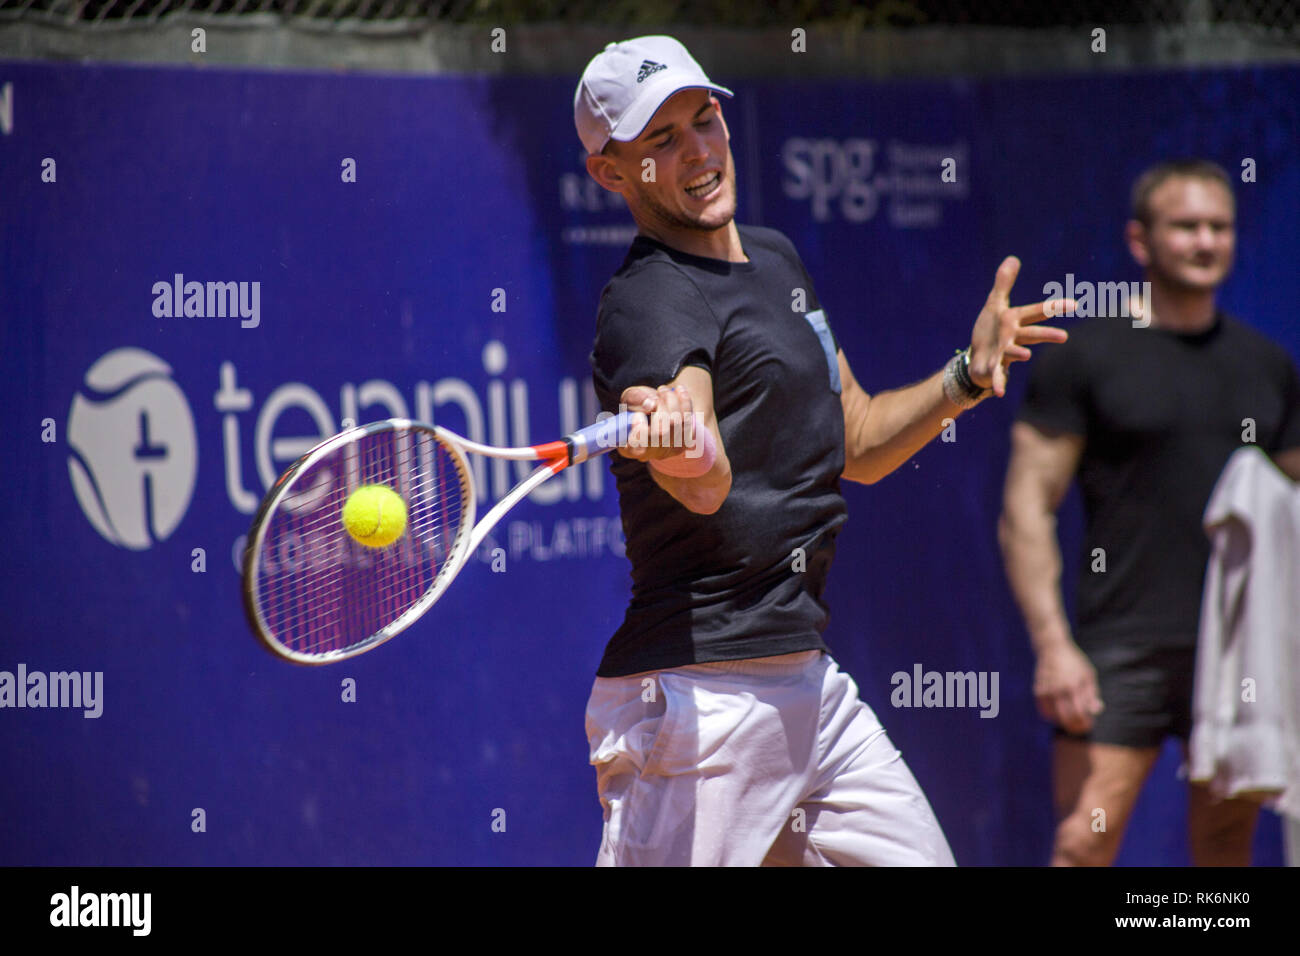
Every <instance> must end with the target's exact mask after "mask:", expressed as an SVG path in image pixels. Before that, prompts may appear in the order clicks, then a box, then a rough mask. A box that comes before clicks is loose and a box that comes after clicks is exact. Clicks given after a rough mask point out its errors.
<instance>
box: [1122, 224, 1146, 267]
mask: <svg viewBox="0 0 1300 956" xmlns="http://www.w3.org/2000/svg"><path fill="white" fill-rule="evenodd" d="M1124 241H1125V242H1126V243H1127V244H1128V251H1129V255H1131V256H1132V257H1133V261H1135V262H1136V263H1137V264H1138V265H1140V266H1142V267H1143V268H1144V269H1145V268H1146V267H1147V266H1149V265H1150V264H1151V250H1150V249H1148V248H1147V227H1146V226H1144V225H1142V223H1141V222H1139V221H1138V220H1136V219H1130V220H1129V221H1128V225H1126V226H1125V227H1124Z"/></svg>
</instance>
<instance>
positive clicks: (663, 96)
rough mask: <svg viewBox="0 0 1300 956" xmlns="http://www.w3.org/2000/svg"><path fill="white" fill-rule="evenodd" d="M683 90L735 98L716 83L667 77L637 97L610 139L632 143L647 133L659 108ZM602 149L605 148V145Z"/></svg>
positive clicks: (611, 132) (612, 131) (611, 131)
mask: <svg viewBox="0 0 1300 956" xmlns="http://www.w3.org/2000/svg"><path fill="white" fill-rule="evenodd" d="M682 90H712V91H713V92H715V93H721V94H722V95H723V96H725V97H727V98H728V99H731V98H733V97H734V96H735V94H734V93H732V92H731V90H729V89H727V88H726V87H725V86H718V85H717V84H716V83H708V82H705V83H697V82H691V81H690V80H688V81H686V82H684V83H683V82H681V80H680V78H678V79H677V81H676V82H674V80H673V78H670V77H665V78H664V80H663V81H661V82H660V83H659V85H657V86H656V85H653V84H652V85H651V86H650V88H649V89H647V90H646V91H645V92H644V93H642V94H641V95H640V96H639V97H637V99H636V102H635V103H633V104H632V106H631V108H630V109H628V111H627V112H626V113H624V114H623V117H622V119H620V120H619V122H618V125H617V126H615V127H614V129H612V130H610V134H609V138H610V139H616V140H618V141H619V142H620V143H630V142H632V140H634V139H636V138H637V137H638V136H640V135H641V134H642V133H643V132H645V128H646V127H647V126H649V125H650V121H651V120H652V119H654V115H655V113H657V112H659V107H661V106H663V105H664V104H665V103H667V102H668V100H670V99H671V98H672V97H673V96H676V95H677V94H678V93H680V92H681V91H682ZM601 148H602V149H603V148H604V145H603V144H602V147H601Z"/></svg>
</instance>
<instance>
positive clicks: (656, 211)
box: [639, 164, 736, 232]
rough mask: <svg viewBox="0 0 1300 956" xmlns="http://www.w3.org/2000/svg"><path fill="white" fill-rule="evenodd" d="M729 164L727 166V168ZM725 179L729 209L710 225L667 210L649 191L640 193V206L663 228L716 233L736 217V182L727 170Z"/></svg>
mask: <svg viewBox="0 0 1300 956" xmlns="http://www.w3.org/2000/svg"><path fill="white" fill-rule="evenodd" d="M729 165H730V164H728V166H729ZM724 175H725V176H726V179H727V185H726V188H727V189H728V190H730V192H731V208H730V211H729V212H728V213H727V214H726V215H725V217H724V218H723V220H722V221H721V222H719V223H715V224H712V225H705V224H704V222H703V221H702V220H701V219H698V218H696V219H688V218H687V217H685V216H683V215H681V214H679V213H677V212H675V211H673V210H671V209H669V208H668V207H667V206H665V205H664V204H663V203H661V202H660V201H659V200H658V199H657V198H655V195H654V194H653V193H652V192H650V191H649V190H645V191H642V192H641V193H640V196H639V198H640V201H641V205H642V206H643V207H644V208H645V209H646V211H647V212H649V213H650V214H651V215H652V216H653V218H654V219H655V220H656V221H657V222H658V223H659V224H660V225H663V226H668V227H670V228H673V229H691V230H694V231H696V232H716V231H717V230H719V229H722V228H725V227H726V226H728V225H730V224H731V220H732V219H734V218H735V217H736V180H735V177H734V176H732V175H731V170H730V169H727V170H726V171H725V173H724Z"/></svg>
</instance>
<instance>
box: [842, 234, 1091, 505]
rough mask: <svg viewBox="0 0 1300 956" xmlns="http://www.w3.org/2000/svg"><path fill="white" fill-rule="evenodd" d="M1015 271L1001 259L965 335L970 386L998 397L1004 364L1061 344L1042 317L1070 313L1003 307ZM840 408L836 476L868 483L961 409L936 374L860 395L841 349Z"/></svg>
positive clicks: (1055, 307)
mask: <svg viewBox="0 0 1300 956" xmlns="http://www.w3.org/2000/svg"><path fill="white" fill-rule="evenodd" d="M1019 273H1020V260H1019V259H1017V258H1016V257H1015V256H1008V257H1007V258H1006V259H1004V260H1003V261H1002V264H1001V265H1000V266H999V267H998V271H997V274H996V276H995V277H994V280H993V288H992V290H991V291H990V292H989V295H988V298H987V299H986V300H985V302H984V307H983V308H982V309H981V310H980V313H979V316H978V317H977V318H976V320H975V326H974V328H973V329H971V344H970V350H969V351H970V365H969V367H968V370H969V375H970V379H971V381H972V382H973V383H974V385H976V386H978V387H979V388H983V389H986V390H990V389H991V390H992V393H993V394H995V395H997V396H998V397H999V398H1001V397H1002V396H1003V395H1005V394H1006V386H1007V366H1008V365H1010V364H1011V363H1012V362H1024V361H1026V360H1027V359H1028V358H1029V357H1030V351H1029V346H1031V345H1039V344H1042V343H1046V342H1064V341H1065V340H1066V338H1067V336H1066V332H1065V330H1064V329H1059V328H1055V327H1053V326H1045V325H1039V324H1038V323H1040V322H1042V321H1043V319H1045V318H1047V317H1049V316H1054V315H1061V314H1063V313H1065V312H1067V311H1069V310H1071V309H1073V308H1074V307H1075V302H1074V300H1072V299H1053V300H1050V301H1046V302H1036V303H1034V304H1033V305H1021V306H1015V307H1013V306H1012V305H1011V288H1012V286H1013V285H1015V281H1016V276H1017V275H1019ZM837 360H838V362H839V366H840V382H841V392H840V402H841V404H842V405H843V408H844V477H845V478H848V479H850V480H852V481H860V482H863V483H864V484H871V483H873V482H876V481H879V480H880V479H881V478H883V477H885V475H887V474H889V473H890V472H892V471H893V470H894V469H896V468H898V466H899V465H901V464H903V463H904V462H905V461H907V460H908V459H909V458H911V457H912V456H913V455H914V454H916V453H917V452H918V451H919V450H920V449H921V448H923V447H924V446H925V445H926V444H927V443H928V442H929V441H930V440H931V439H933V438H934V436H935V435H938V434H939V433H940V432H941V431H943V429H944V421H945V420H946V419H949V418H955V417H956V416H957V415H959V414H961V411H962V406H960V405H957V404H955V403H953V402H952V401H950V400H949V399H948V397H947V395H946V394H945V393H944V387H943V374H944V373H943V369H940V370H939V371H937V372H935V373H934V374H933V375H931V376H930V377H929V378H927V379H925V381H922V382H917V383H916V384H915V385H909V386H907V387H906V388H899V389H894V390H892V391H888V392H879V393H877V394H876V395H875V396H871V395H868V394H867V393H866V392H865V391H863V389H862V388H861V387H860V386H859V385H858V383H857V380H856V379H855V378H854V377H853V373H852V371H850V369H849V363H848V360H847V359H846V358H845V357H844V352H843V351H842V350H841V351H840V353H839V355H838V356H837Z"/></svg>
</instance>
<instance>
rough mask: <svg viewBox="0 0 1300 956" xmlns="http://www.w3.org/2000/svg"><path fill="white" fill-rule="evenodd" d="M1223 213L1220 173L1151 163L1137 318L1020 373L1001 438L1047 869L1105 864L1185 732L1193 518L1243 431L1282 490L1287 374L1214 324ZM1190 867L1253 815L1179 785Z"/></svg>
mask: <svg viewBox="0 0 1300 956" xmlns="http://www.w3.org/2000/svg"><path fill="white" fill-rule="evenodd" d="M1234 221H1235V202H1234V199H1233V195H1232V190H1231V185H1230V182H1229V180H1228V177H1227V175H1226V174H1225V173H1224V171H1223V170H1222V169H1221V168H1220V167H1218V166H1216V165H1215V164H1213V163H1209V162H1205V161H1201V160H1189V161H1180V162H1167V163H1161V164H1159V165H1157V166H1155V167H1153V168H1151V169H1149V170H1148V171H1147V172H1145V173H1144V174H1143V175H1142V176H1141V177H1140V178H1139V179H1138V181H1137V183H1136V185H1135V186H1134V190H1133V213H1132V219H1131V220H1130V221H1129V223H1128V225H1127V228H1126V231H1125V238H1126V240H1127V243H1128V247H1129V251H1130V252H1131V253H1132V255H1133V258H1134V259H1135V260H1136V261H1137V262H1138V264H1139V265H1141V266H1142V267H1143V269H1144V271H1145V275H1144V278H1145V280H1146V281H1148V282H1149V283H1150V286H1149V289H1150V294H1149V296H1148V297H1146V298H1147V301H1148V302H1149V304H1150V313H1151V314H1149V315H1142V316H1141V317H1140V320H1135V321H1132V322H1130V321H1129V319H1128V318H1122V319H1121V318H1116V317H1097V318H1092V319H1089V320H1086V321H1083V322H1081V323H1079V324H1078V325H1076V326H1074V327H1072V328H1071V330H1070V340H1069V342H1068V343H1066V344H1065V345H1063V346H1061V347H1060V348H1058V349H1053V350H1049V351H1048V352H1045V353H1044V354H1043V356H1042V357H1041V358H1040V359H1039V361H1038V362H1037V363H1035V365H1034V366H1033V368H1032V370H1031V376H1030V381H1029V386H1028V390H1027V393H1026V396H1025V402H1024V406H1023V407H1022V409H1021V411H1020V413H1019V416H1018V421H1017V422H1016V424H1015V425H1014V426H1013V429H1012V453H1011V461H1010V465H1009V467H1008V471H1007V478H1006V489H1005V500H1004V506H1003V514H1002V520H1001V526H1000V535H1001V541H1002V550H1003V557H1004V561H1005V564H1006V570H1007V576H1008V578H1009V579H1010V582H1011V586H1012V590H1013V591H1014V593H1015V595H1016V599H1017V601H1018V603H1019V605H1020V608H1021V611H1022V612H1023V614H1024V617H1025V622H1026V625H1027V627H1028V630H1029V635H1030V639H1031V641H1032V644H1033V648H1034V653H1035V655H1036V657H1037V666H1036V671H1035V676H1034V695H1035V697H1036V699H1037V702H1038V707H1039V710H1040V712H1041V713H1042V714H1043V716H1044V717H1045V718H1047V719H1048V720H1050V721H1051V722H1052V723H1054V724H1055V725H1056V738H1055V746H1054V753H1053V778H1054V787H1053V789H1054V798H1055V804H1056V812H1057V820H1058V825H1057V830H1056V837H1055V842H1054V846H1053V852H1052V863H1053V864H1054V865H1060V866H1071V865H1076V866H1077V865H1102V866H1104V865H1109V864H1110V863H1111V862H1112V861H1113V860H1114V858H1115V855H1116V853H1117V851H1118V849H1119V845H1120V841H1121V839H1122V837H1123V833H1124V828H1125V825H1126V824H1127V822H1128V819H1129V816H1130V814H1131V812H1132V809H1133V806H1134V804H1135V803H1136V801H1137V797H1138V794H1139V792H1140V791H1141V789H1142V785H1143V783H1144V781H1145V780H1146V778H1147V775H1148V774H1149V773H1150V770H1151V767H1152V766H1153V764H1154V763H1155V761H1156V758H1157V757H1158V755H1159V753H1160V747H1161V745H1162V743H1163V741H1164V739H1165V738H1166V736H1168V735H1170V734H1172V735H1174V736H1176V737H1178V738H1180V739H1181V740H1182V741H1183V745H1184V753H1185V752H1186V744H1187V740H1188V738H1189V735H1190V733H1191V724H1192V675H1193V672H1194V667H1195V660H1196V640H1197V632H1198V622H1199V617H1200V603H1201V594H1202V587H1203V583H1204V575H1205V568H1206V562H1207V560H1208V559H1209V556H1210V545H1209V541H1208V539H1207V538H1206V535H1205V532H1204V531H1203V530H1202V527H1201V517H1202V514H1203V512H1204V510H1205V506H1206V504H1207V502H1208V500H1209V497H1210V494H1211V492H1212V490H1213V488H1214V485H1215V482H1216V480H1217V479H1218V477H1219V475H1220V473H1221V472H1222V470H1223V468H1224V465H1225V464H1226V463H1227V461H1228V458H1229V457H1230V456H1231V455H1232V453H1233V452H1234V451H1236V450H1237V449H1238V448H1241V447H1242V445H1243V420H1245V419H1251V420H1252V421H1253V422H1254V423H1255V435H1256V439H1255V440H1256V441H1257V442H1258V444H1259V447H1260V448H1261V449H1263V450H1264V451H1266V452H1268V453H1269V455H1270V456H1271V457H1272V458H1273V460H1274V462H1275V463H1276V464H1277V465H1278V466H1279V467H1280V468H1281V469H1282V470H1283V471H1284V472H1285V473H1286V474H1287V475H1288V476H1289V477H1290V478H1291V479H1292V480H1297V479H1300V377H1297V374H1296V369H1295V364H1294V362H1293V361H1292V360H1291V358H1290V356H1289V355H1288V354H1287V352H1286V351H1285V350H1284V349H1282V348H1281V347H1280V346H1278V345H1276V344H1274V343H1273V342H1271V341H1270V340H1268V339H1267V338H1265V337H1264V336H1263V335H1261V334H1260V333H1258V332H1255V331H1254V330H1252V329H1250V328H1249V327H1247V326H1245V325H1243V324H1241V323H1240V322H1238V321H1236V320H1234V319H1232V318H1230V317H1229V316H1227V315H1225V314H1224V313H1223V312H1222V311H1221V310H1220V309H1219V308H1218V306H1217V304H1216V301H1215V295H1216V291H1217V289H1218V287H1219V286H1220V285H1221V284H1222V283H1223V281H1224V279H1225V278H1226V277H1227V275H1228V272H1229V270H1230V269H1231V267H1232V262H1233V255H1234V251H1235V250H1234V246H1235V233H1234ZM1075 477H1077V478H1078V480H1079V485H1080V490H1081V492H1082V496H1083V505H1084V511H1085V520H1086V529H1085V534H1084V555H1083V564H1082V567H1081V570H1080V576H1079V584H1078V602H1077V603H1078V607H1077V623H1076V627H1075V628H1074V629H1073V630H1071V627H1070V624H1069V621H1067V619H1066V615H1065V611H1064V604H1063V601H1062V596H1061V587H1060V575H1061V555H1060V549H1059V546H1058V542H1057V538H1056V532H1055V527H1056V524H1055V514H1056V511H1057V509H1058V508H1059V507H1060V504H1061V501H1062V500H1063V499H1064V497H1065V494H1066V491H1067V490H1068V488H1069V486H1070V482H1071V480H1072V479H1074V478H1075ZM1188 813H1189V831H1190V839H1191V853H1192V860H1193V862H1194V863H1195V864H1196V865H1198V866H1207V865H1248V864H1249V863H1250V850H1251V843H1252V838H1253V834H1254V828H1255V822H1256V818H1257V815H1258V804H1257V803H1254V802H1252V801H1248V800H1244V799H1233V800H1222V801H1214V800H1212V799H1211V797H1210V793H1209V790H1208V789H1207V788H1206V787H1205V786H1203V785H1201V784H1195V783H1194V784H1192V785H1191V791H1190V802H1189V811H1188Z"/></svg>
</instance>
